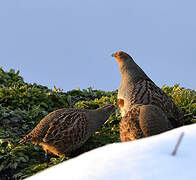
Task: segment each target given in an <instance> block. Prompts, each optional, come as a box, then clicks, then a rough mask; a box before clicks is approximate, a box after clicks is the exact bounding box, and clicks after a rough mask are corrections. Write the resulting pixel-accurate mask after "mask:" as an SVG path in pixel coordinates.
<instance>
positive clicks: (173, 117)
mask: <svg viewBox="0 0 196 180" xmlns="http://www.w3.org/2000/svg"><path fill="white" fill-rule="evenodd" d="M130 104H132V105H133V104H143V105H146V104H152V105H155V106H157V107H159V108H161V109H162V111H163V112H165V113H166V115H167V117H168V119H169V120H170V121H171V124H172V126H173V127H178V126H181V125H183V123H184V118H183V117H184V116H183V113H182V112H181V111H180V110H179V108H178V107H177V105H176V104H175V103H174V102H173V100H172V99H171V98H170V97H169V96H167V94H165V93H164V92H163V90H161V89H160V88H159V87H157V86H156V85H155V84H154V83H153V82H152V81H148V80H140V81H138V82H137V83H136V84H135V86H134V88H133V90H132V92H131V94H130Z"/></svg>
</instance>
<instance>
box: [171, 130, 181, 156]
mask: <svg viewBox="0 0 196 180" xmlns="http://www.w3.org/2000/svg"><path fill="white" fill-rule="evenodd" d="M183 136H184V132H182V133H181V134H180V137H179V139H178V142H177V143H176V146H175V148H174V150H173V152H172V156H175V155H176V152H177V150H178V147H179V145H180V143H181V141H182V138H183Z"/></svg>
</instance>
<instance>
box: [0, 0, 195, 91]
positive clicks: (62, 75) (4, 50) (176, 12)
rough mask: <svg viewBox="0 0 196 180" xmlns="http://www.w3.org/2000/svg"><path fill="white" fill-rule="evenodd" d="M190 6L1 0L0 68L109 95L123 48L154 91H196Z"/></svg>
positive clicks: (176, 1) (169, 0)
mask: <svg viewBox="0 0 196 180" xmlns="http://www.w3.org/2000/svg"><path fill="white" fill-rule="evenodd" d="M195 7H196V2H195V1H194V0H187V1H182V0H164V1H157V0H148V1H142V2H141V1H138V0H124V1H119V0H107V1H106V0H96V1H95V0H82V1H81V0H66V1H65V0H17V1H16V0H9V1H8V0H6V1H5V0H4V1H0V24H1V26H0V27H1V28H0V66H2V67H3V68H4V69H5V70H9V69H10V68H14V69H16V70H20V72H21V75H22V76H23V77H24V79H25V81H26V82H36V83H38V84H42V85H46V86H48V87H50V88H52V87H53V86H54V85H56V86H57V87H58V88H62V89H64V90H65V91H67V90H71V89H75V88H76V89H77V88H79V87H80V88H81V89H83V88H88V87H90V86H91V87H94V88H95V89H103V90H116V89H117V88H118V87H119V85H120V79H121V77H120V72H119V69H118V64H117V62H116V61H115V60H114V59H113V58H112V57H111V56H110V55H111V54H112V53H113V52H116V51H118V50H123V51H125V52H127V53H129V54H130V55H131V56H132V57H133V58H134V60H135V62H136V63H137V64H138V65H139V66H140V67H141V68H142V69H143V70H144V71H145V72H146V73H147V74H148V75H149V77H150V78H151V79H152V80H153V81H154V82H155V83H156V84H157V85H158V86H160V87H162V85H163V84H167V85H174V84H175V83H180V85H181V86H183V87H186V88H191V89H196V80H195V79H196V78H195V74H196V73H195V67H196V20H195V17H196V11H195Z"/></svg>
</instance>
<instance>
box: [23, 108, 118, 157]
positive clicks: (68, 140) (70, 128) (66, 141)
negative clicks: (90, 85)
mask: <svg viewBox="0 0 196 180" xmlns="http://www.w3.org/2000/svg"><path fill="white" fill-rule="evenodd" d="M115 109H116V108H115V106H114V105H106V106H104V107H101V108H98V109H95V110H85V109H75V108H68V109H59V110H56V111H53V112H51V113H50V114H48V115H47V116H46V117H44V118H43V119H42V120H41V121H40V122H39V124H38V125H37V126H36V127H35V128H34V129H33V130H32V131H31V132H30V133H29V134H27V135H26V136H25V137H24V138H23V139H21V140H20V143H24V142H31V143H33V144H39V145H40V146H42V148H43V149H44V150H45V152H46V154H47V153H53V154H55V155H57V156H62V155H69V154H70V153H72V152H74V151H75V150H77V149H78V148H80V147H81V146H82V145H83V144H84V143H85V142H86V141H87V139H88V138H89V137H90V136H91V135H93V133H94V132H95V131H96V130H97V129H99V128H100V127H101V125H102V124H103V123H104V122H106V120H107V119H108V118H109V117H110V115H111V114H112V113H114V111H115Z"/></svg>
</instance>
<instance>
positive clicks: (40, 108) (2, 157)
mask: <svg viewBox="0 0 196 180" xmlns="http://www.w3.org/2000/svg"><path fill="white" fill-rule="evenodd" d="M163 90H164V91H165V92H166V93H167V94H168V95H169V96H171V97H172V98H173V99H174V101H175V103H176V104H177V105H178V106H180V107H181V108H182V110H183V111H184V112H185V114H187V118H186V120H187V124H189V123H193V122H194V120H193V119H192V118H191V117H192V116H196V92H195V91H194V90H188V89H185V88H180V87H179V85H175V86H174V87H168V86H167V87H166V86H164V87H163ZM116 97H117V91H112V92H105V91H101V90H93V89H92V88H88V89H83V90H80V89H77V90H76V89H74V90H72V91H68V92H63V91H62V90H60V89H57V88H56V87H54V89H53V90H52V89H48V88H47V87H45V86H41V85H37V84H35V83H34V84H28V83H25V82H24V80H23V78H22V77H21V76H19V71H17V72H15V71H14V70H13V69H11V70H10V71H9V72H5V71H3V69H2V68H0V179H2V180H4V179H10V178H11V179H24V178H26V177H29V176H31V175H32V174H35V173H37V172H39V171H42V170H44V169H46V168H48V167H51V166H53V165H56V164H58V163H60V162H62V161H64V160H67V159H69V158H71V157H69V158H67V157H66V158H65V157H61V158H59V157H56V156H52V157H50V158H49V159H45V158H44V157H45V154H44V151H43V150H42V148H41V147H39V146H37V145H32V144H24V145H20V144H19V143H18V142H19V140H20V138H22V137H23V136H24V135H26V134H27V133H28V132H30V131H31V130H32V129H33V128H34V127H35V126H36V125H37V123H38V122H39V121H40V120H41V119H42V118H43V117H44V116H46V115H47V114H48V113H50V112H52V111H53V110H56V109H59V108H67V107H75V108H83V109H84V108H85V109H95V108H98V107H101V106H104V105H105V104H108V103H112V104H114V105H117V100H116ZM119 121H120V113H119V112H117V113H116V114H114V115H113V116H111V117H110V118H109V119H108V121H107V122H105V124H104V125H103V126H102V128H101V129H99V130H98V131H97V132H96V133H95V134H94V135H93V136H92V137H91V138H90V139H89V140H88V141H87V142H86V143H85V145H84V146H82V147H81V148H80V149H79V150H78V151H77V152H76V153H75V154H73V155H72V156H73V157H74V156H77V155H79V154H81V153H84V152H86V151H89V150H91V149H94V148H97V147H100V146H103V145H105V144H108V143H113V142H119V141H120V138H119Z"/></svg>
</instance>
